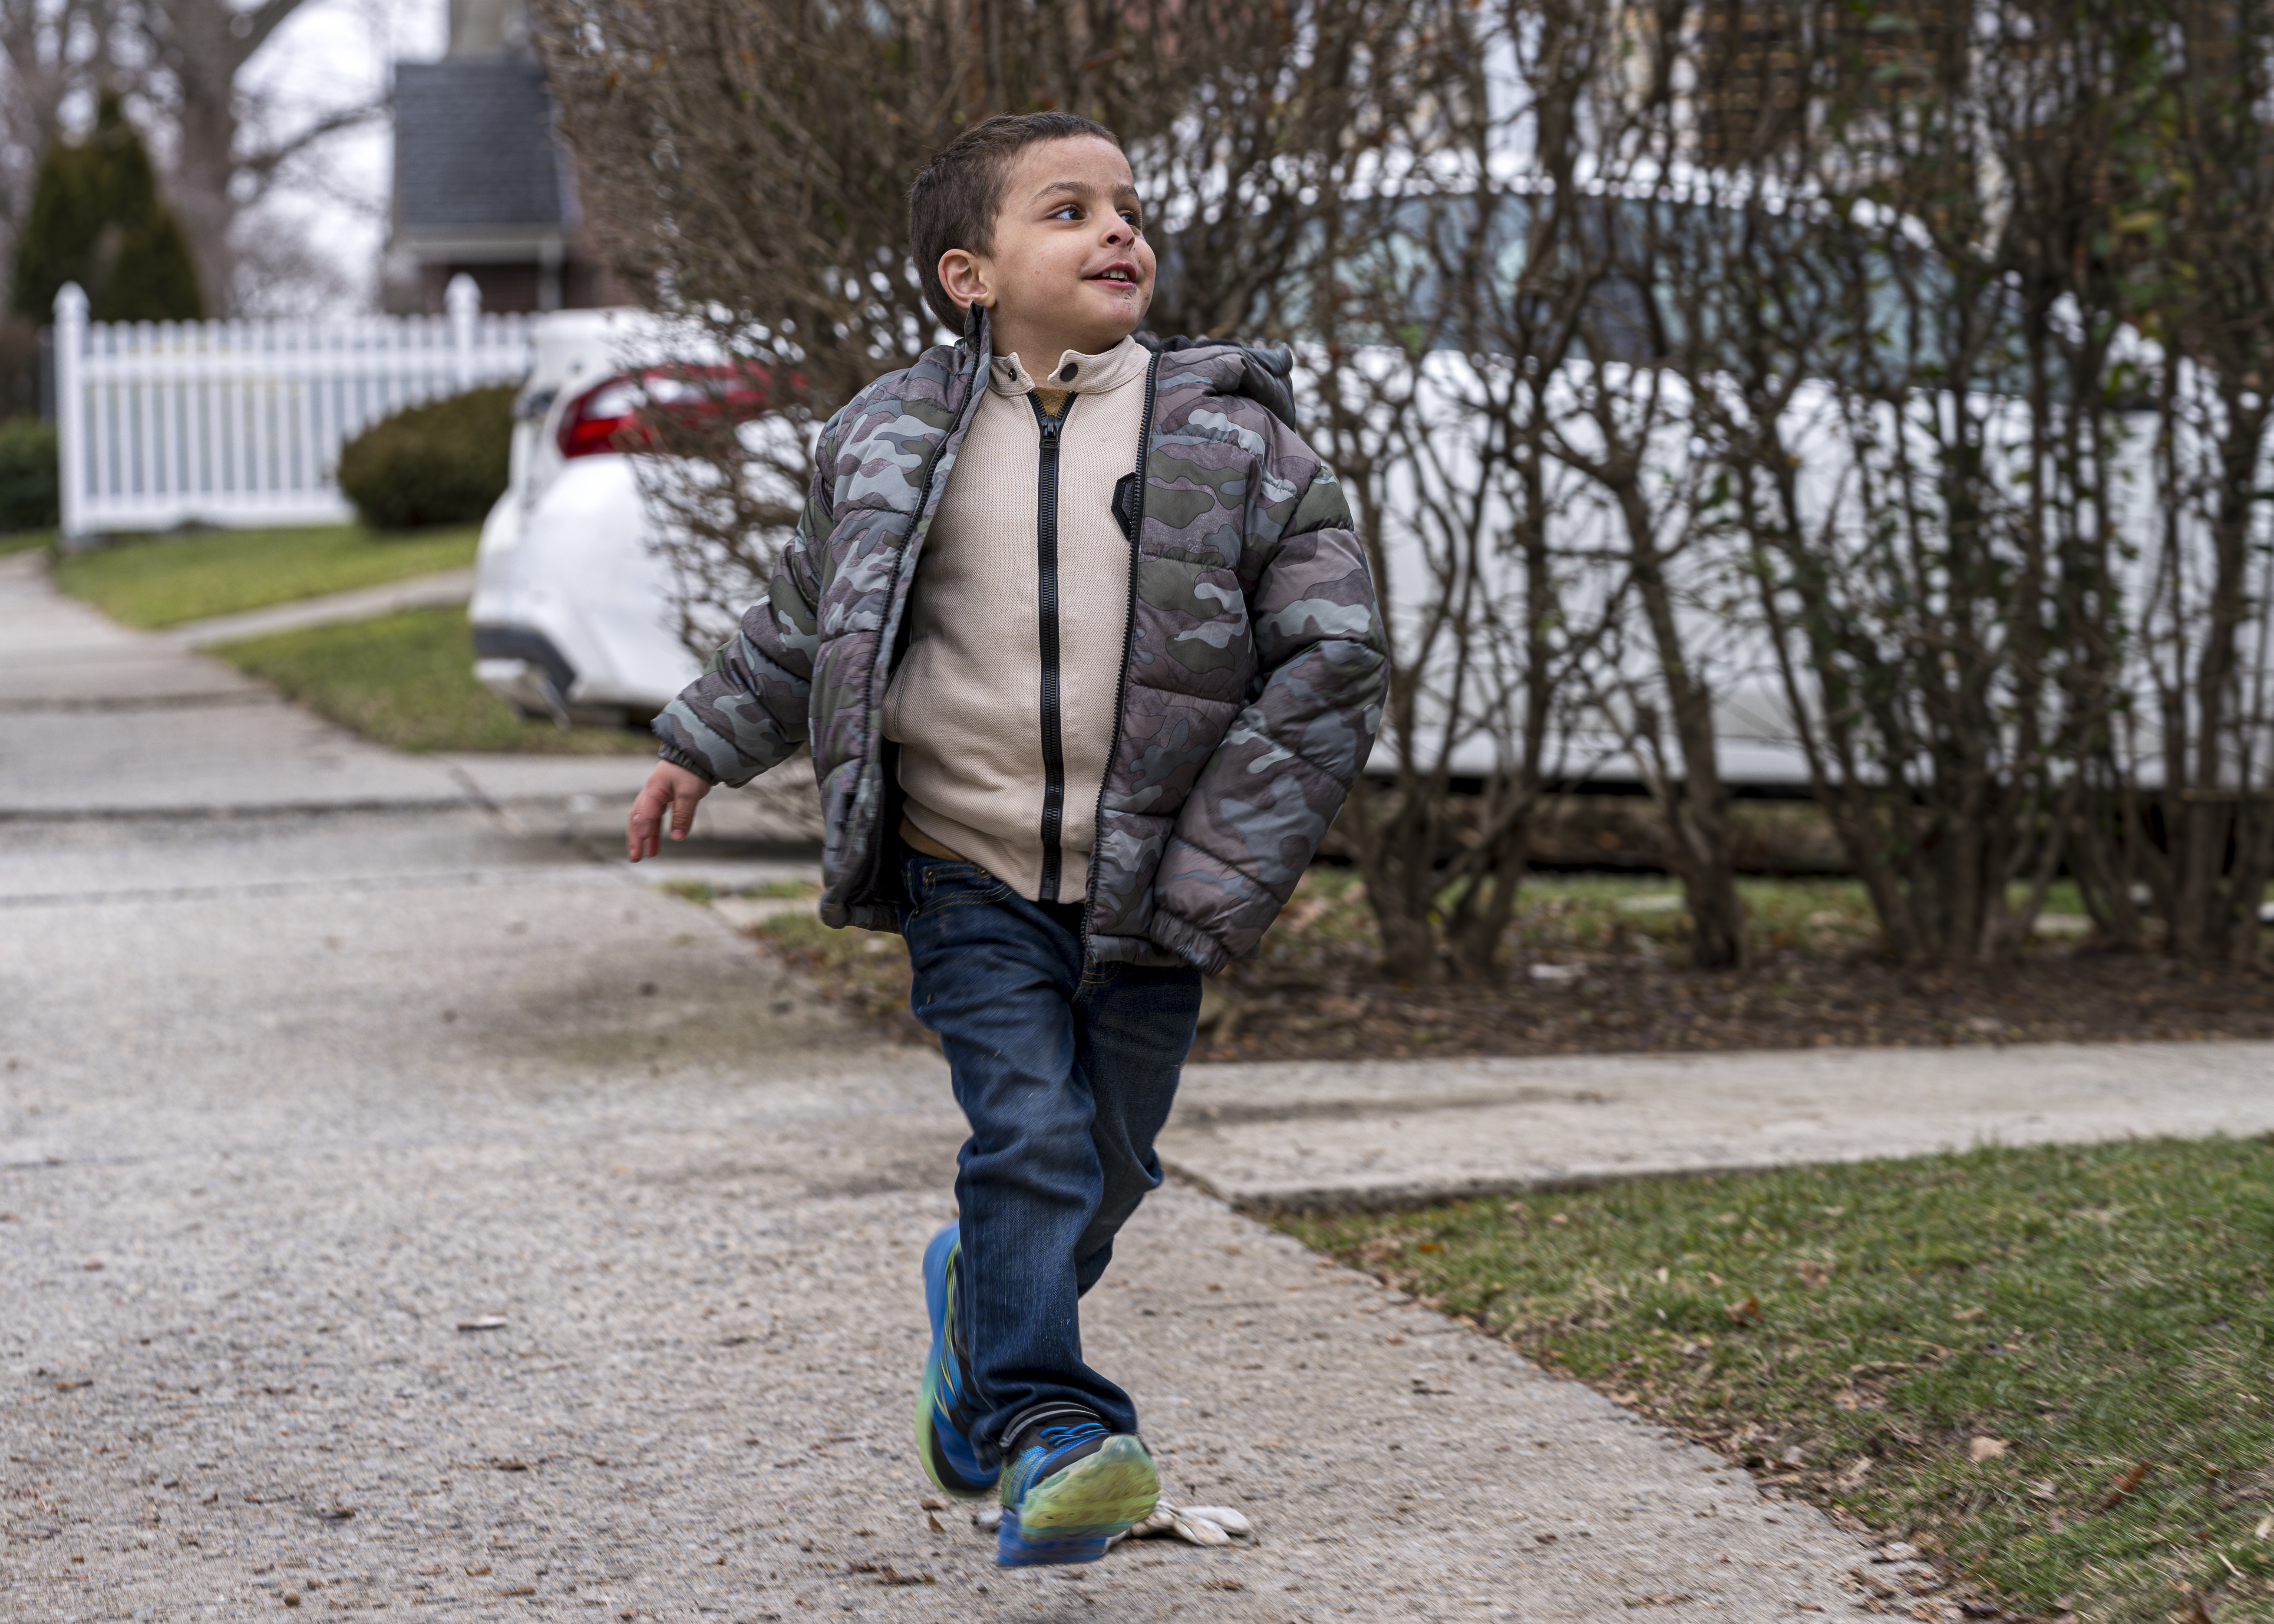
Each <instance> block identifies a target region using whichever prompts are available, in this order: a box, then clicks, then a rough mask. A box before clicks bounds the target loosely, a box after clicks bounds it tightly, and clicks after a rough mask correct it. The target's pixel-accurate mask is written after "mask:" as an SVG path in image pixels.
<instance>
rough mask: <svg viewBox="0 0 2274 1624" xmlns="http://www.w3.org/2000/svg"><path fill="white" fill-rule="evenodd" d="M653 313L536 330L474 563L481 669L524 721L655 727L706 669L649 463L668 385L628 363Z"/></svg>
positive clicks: (577, 316)
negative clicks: (654, 505) (686, 623)
mask: <svg viewBox="0 0 2274 1624" xmlns="http://www.w3.org/2000/svg"><path fill="white" fill-rule="evenodd" d="M656 333H657V328H656V327H655V325H654V322H653V320H652V319H651V318H650V317H648V316H646V315H645V314H644V313H643V312H638V311H631V310H578V311H562V312H557V313H555V314H553V315H548V316H546V317H544V318H543V319H542V320H539V321H538V323H537V325H536V358H535V363H534V365H533V366H532V367H531V372H530V375H529V380H528V382H527V383H525V384H524V385H523V387H522V392H521V394H520V395H519V396H518V397H516V400H515V402H514V433H513V464H512V473H511V477H510V478H509V479H508V484H507V487H506V492H505V494H504V495H503V496H501V497H500V498H499V499H498V502H497V505H496V507H494V508H492V509H491V510H490V515H489V518H488V520H487V521H486V523H484V524H483V526H482V540H481V547H480V550H479V552H478V553H477V554H476V557H475V562H474V598H473V603H472V605H471V607H470V609H469V611H468V613H469V618H470V619H471V620H472V622H473V634H474V653H475V661H474V676H475V678H476V679H477V680H478V681H480V682H481V683H482V684H483V685H484V686H485V687H486V688H489V689H490V690H491V691H492V692H493V693H495V694H497V695H500V696H501V697H502V698H504V699H505V700H506V701H508V703H511V704H512V705H513V707H514V708H515V709H516V711H520V712H521V713H522V714H523V716H527V717H531V718H552V719H553V720H554V721H557V722H561V723H563V724H566V723H569V722H571V721H576V722H583V723H589V724H595V725H599V726H627V727H641V726H645V725H646V724H647V722H648V720H649V719H650V718H651V717H653V716H654V715H655V713H656V712H657V711H659V710H661V709H662V708H663V706H664V705H665V704H666V703H669V701H670V699H671V698H672V696H673V695H675V694H677V693H678V692H679V690H680V689H681V688H684V687H685V686H686V685H687V684H688V683H689V682H690V681H692V680H694V678H695V676H696V674H697V672H698V671H699V670H700V669H701V666H700V665H699V664H698V663H697V660H696V658H695V657H694V656H693V655H692V654H690V653H689V652H688V650H687V648H686V647H685V645H684V644H683V643H681V641H680V634H679V626H678V620H677V616H676V612H675V610H674V604H673V601H672V591H671V584H672V583H671V571H670V569H669V568H667V566H666V563H665V561H664V560H663V559H662V557H661V556H660V555H659V553H658V551H657V546H658V542H659V531H658V527H657V525H656V523H655V521H654V519H653V517H652V516H651V515H650V513H649V512H648V510H647V507H646V504H645V503H644V501H643V500H642V497H641V492H640V481H639V475H638V470H636V468H635V466H634V462H635V458H634V457H633V456H632V455H628V454H627V453H626V452H625V451H624V450H622V449H621V448H620V447H621V444H622V443H623V441H624V439H625V437H626V434H627V432H628V431H631V430H633V429H634V428H635V424H634V419H633V414H634V413H635V412H636V410H638V409H639V408H640V406H641V405H642V404H643V403H644V402H645V401H646V400H648V399H651V398H652V395H653V394H654V393H655V392H657V391H659V389H661V388H663V387H667V386H668V382H669V380H666V379H664V378H662V377H660V376H659V374H657V373H655V372H643V371H640V370H638V369H633V370H627V369H626V366H625V361H624V357H626V356H627V355H629V354H634V353H638V352H641V351H650V350H655V349H656V348H657V347H658V346H657V342H656V337H655V335H656Z"/></svg>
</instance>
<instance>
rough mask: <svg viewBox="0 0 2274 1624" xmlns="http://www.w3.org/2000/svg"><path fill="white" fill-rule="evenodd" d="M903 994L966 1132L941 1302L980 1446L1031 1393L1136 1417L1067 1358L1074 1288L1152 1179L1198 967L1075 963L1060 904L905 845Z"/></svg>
mask: <svg viewBox="0 0 2274 1624" xmlns="http://www.w3.org/2000/svg"><path fill="white" fill-rule="evenodd" d="M906 878H907V896H908V898H909V901H910V906H908V908H907V911H906V912H905V913H904V914H902V915H901V929H902V931H903V932H904V934H905V935H906V936H907V944H908V959H909V961H910V962H911V963H912V964H913V965H914V966H915V989H914V990H913V992H912V993H911V994H910V998H909V1002H910V1004H911V1005H912V1006H913V1008H914V1009H915V1017H916V1019H918V1020H920V1021H922V1022H923V1024H924V1025H925V1026H929V1027H930V1028H931V1029H932V1030H933V1031H934V1032H937V1034H939V1038H940V1043H941V1046H942V1047H943V1048H944V1049H945V1050H946V1053H947V1063H948V1067H949V1070H950V1071H951V1072H952V1073H953V1078H954V1084H955V1100H956V1103H957V1104H959V1105H960V1106H961V1107H962V1108H963V1114H964V1116H965V1117H966V1118H968V1120H969V1122H970V1124H971V1137H970V1138H969V1139H967V1140H965V1141H964V1145H963V1149H962V1150H961V1151H960V1153H959V1154H957V1156H956V1169H957V1170H956V1176H955V1199H956V1203H957V1205H958V1207H960V1211H961V1217H960V1224H961V1228H962V1238H963V1259H962V1264H961V1267H960V1282H961V1299H962V1300H961V1302H960V1304H959V1305H958V1306H959V1310H960V1315H961V1319H962V1323H963V1325H964V1326H965V1327H967V1329H968V1335H969V1342H970V1353H971V1370H972V1374H973V1377H974V1379H975V1384H976V1386H977V1388H978V1391H979V1393H980V1394H981V1395H982V1396H983V1401H984V1402H985V1403H986V1405H987V1413H986V1415H985V1417H984V1418H983V1419H982V1420H981V1422H980V1423H979V1425H978V1426H977V1427H976V1428H975V1435H974V1437H973V1440H972V1441H973V1443H974V1444H975V1445H976V1446H977V1447H978V1448H979V1452H980V1455H981V1458H982V1459H983V1460H989V1461H991V1460H992V1459H993V1458H994V1455H995V1454H996V1452H998V1451H999V1450H1000V1449H1001V1448H1002V1447H1004V1445H1005V1443H1006V1442H1007V1440H1008V1434H1009V1429H1010V1427H1011V1424H1012V1423H1013V1421H1015V1420H1016V1419H1018V1417H1020V1416H1021V1415H1023V1414H1025V1413H1027V1412H1028V1411H1029V1410H1034V1409H1035V1408H1037V1407H1038V1406H1041V1405H1044V1404H1050V1403H1059V1402H1073V1403H1078V1404H1083V1405H1087V1406H1088V1408H1089V1409H1091V1410H1095V1411H1096V1412H1097V1415H1098V1417H1099V1418H1100V1419H1102V1420H1103V1422H1104V1423H1105V1425H1107V1426H1108V1427H1110V1428H1111V1429H1112V1430H1113V1431H1114V1432H1135V1431H1136V1430H1137V1410H1136V1406H1135V1405H1133V1403H1131V1402H1130V1400H1129V1395H1127V1394H1126V1393H1124V1392H1123V1391H1122V1390H1121V1389H1120V1388H1119V1387H1116V1386H1114V1385H1113V1383H1111V1382H1110V1381H1108V1380H1106V1379H1105V1378H1104V1377H1103V1376H1101V1375H1099V1374H1098V1373H1097V1372H1096V1371H1094V1370H1092V1369H1090V1368H1089V1366H1088V1365H1085V1364H1083V1363H1082V1358H1081V1308H1080V1305H1079V1304H1080V1299H1081V1295H1082V1294H1083V1293H1084V1292H1086V1291H1088V1289H1090V1287H1092V1286H1094V1285H1096V1283H1097V1281H1098V1277H1099V1276H1100V1275H1102V1274H1104V1273H1105V1266H1106V1265H1107V1263H1109V1262H1111V1260H1112V1257H1113V1237H1114V1236H1115V1234H1116V1233H1117V1232H1118V1230H1119V1229H1120V1228H1121V1226H1122V1225H1123V1224H1124V1223H1126V1222H1128V1219H1129V1215H1130V1214H1132V1213H1133V1212H1135V1211H1136V1210H1137V1204H1138V1203H1139V1202H1140V1201H1142V1200H1143V1199H1145V1197H1146V1195H1147V1194H1148V1192H1151V1191H1154V1190H1156V1189H1158V1188H1159V1187H1160V1184H1161V1163H1160V1159H1159V1158H1158V1157H1156V1155H1155V1154H1153V1139H1154V1136H1155V1135H1156V1134H1157V1133H1158V1132H1160V1131H1161V1124H1163V1123H1164V1122H1166V1121H1167V1120H1168V1117H1169V1107H1170V1104H1171V1102H1172V1101H1174V1100H1175V1098H1176V1094H1177V1077H1178V1071H1180V1070H1181V1069H1182V1067H1183V1065H1184V1063H1185V1055H1186V1051H1187V1050H1189V1049H1191V1048H1192V1045H1193V1029H1194V1024H1195V1022H1196V1021H1197V1020H1198V1019H1199V1015H1200V1007H1201V973H1200V972H1199V971H1198V970H1196V969H1176V970H1166V969H1154V968H1148V967H1145V966H1137V965H1121V964H1102V965H1086V964H1084V963H1083V960H1082V948H1081V936H1080V934H1079V929H1078V925H1077V922H1076V921H1077V919H1078V916H1079V914H1080V909H1079V907H1078V906H1073V905H1065V906H1061V905H1058V904H1038V903H1033V902H1028V900H1027V899H1026V898H1023V897H1021V896H1020V895H1019V894H1018V893H1017V892H1016V891H1013V890H1012V889H1011V888H1010V887H1009V886H1008V885H1006V884H1005V883H1003V882H1002V881H1000V880H998V879H997V878H996V877H995V876H993V875H992V874H990V873H989V872H988V871H987V870H986V869H984V868H981V867H979V865H978V864H976V863H968V862H954V861H947V860H945V859H941V858H935V857H927V856H924V855H922V854H921V853H909V854H908V856H907V874H906Z"/></svg>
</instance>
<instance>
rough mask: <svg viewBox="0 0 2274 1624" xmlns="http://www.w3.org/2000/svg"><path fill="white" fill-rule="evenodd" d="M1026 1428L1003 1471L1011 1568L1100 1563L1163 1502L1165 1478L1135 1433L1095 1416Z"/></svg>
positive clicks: (1003, 1546)
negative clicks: (1105, 1423)
mask: <svg viewBox="0 0 2274 1624" xmlns="http://www.w3.org/2000/svg"><path fill="white" fill-rule="evenodd" d="M1063 1419H1064V1421H1065V1424H1064V1425H1053V1424H1052V1421H1051V1420H1045V1421H1044V1422H1043V1425H1040V1426H1036V1427H1032V1428H1022V1429H1021V1432H1020V1441H1021V1444H1022V1446H1023V1447H1020V1448H1018V1449H1016V1450H1014V1451H1013V1455H1012V1459H1011V1463H1010V1467H1009V1469H1008V1470H1006V1471H1005V1473H1004V1474H1003V1521H1002V1522H1001V1523H1000V1524H998V1527H997V1529H996V1533H995V1560H997V1561H998V1562H1000V1563H1001V1564H1002V1565H1003V1566H1004V1567H1005V1568H1035V1567H1043V1566H1055V1565H1058V1564H1061V1563H1068V1562H1094V1561H1096V1560H1097V1559H1098V1558H1099V1557H1101V1556H1103V1555H1104V1554H1105V1547H1106V1546H1107V1545H1108V1544H1110V1543H1111V1541H1112V1540H1113V1539H1115V1538H1118V1536H1120V1535H1122V1534H1126V1533H1127V1532H1128V1531H1129V1530H1131V1529H1133V1528H1134V1527H1136V1526H1137V1524H1139V1523H1140V1522H1143V1521H1144V1520H1145V1519H1146V1518H1147V1517H1149V1516H1151V1515H1153V1507H1155V1506H1156V1504H1158V1503H1159V1501H1160V1499H1161V1475H1160V1473H1158V1472H1157V1471H1156V1470H1154V1469H1153V1457H1152V1456H1151V1455H1149V1454H1148V1453H1147V1452H1146V1449H1145V1446H1144V1445H1143V1444H1142V1443H1140V1442H1139V1441H1138V1440H1137V1439H1136V1437H1135V1435H1134V1434H1133V1433H1128V1432H1107V1431H1106V1430H1105V1428H1104V1426H1103V1424H1101V1423H1100V1422H1099V1421H1098V1420H1097V1419H1096V1417H1084V1418H1081V1419H1075V1418H1073V1417H1064V1418H1063Z"/></svg>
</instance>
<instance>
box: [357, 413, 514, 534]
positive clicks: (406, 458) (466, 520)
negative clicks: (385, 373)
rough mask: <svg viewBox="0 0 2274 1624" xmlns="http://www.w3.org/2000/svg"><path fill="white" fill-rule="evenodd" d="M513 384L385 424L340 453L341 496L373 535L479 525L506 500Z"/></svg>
mask: <svg viewBox="0 0 2274 1624" xmlns="http://www.w3.org/2000/svg"><path fill="white" fill-rule="evenodd" d="M513 397H514V388H513V386H512V385H510V384H501V385H499V386H497V387H494V388H488V389H470V390H468V391H467V392H466V393H465V394H463V395H451V396H449V397H448V399H446V400H440V401H430V402H427V403H426V404H425V405H424V406H413V407H411V408H410V409H409V410H406V411H398V412H396V413H395V415H394V416H393V417H385V418H381V419H380V421H379V422H377V423H374V424H373V425H371V426H370V427H369V428H367V429H365V431H364V432H362V433H360V434H358V435H357V436H356V437H355V438H354V439H353V440H350V441H348V443H347V446H346V448H345V449H343V451H341V453H340V489H341V490H343V491H344V492H346V493H347V498H348V500H350V501H351V502H353V503H354V504H355V505H356V511H357V512H358V513H359V514H361V515H363V521H364V523H366V524H368V525H370V526H371V527H372V528H373V529H374V530H409V529H410V528H411V527H412V526H414V525H419V524H472V523H478V522H479V521H480V520H482V519H483V518H485V517H486V516H487V515H488V513H489V510H490V508H491V507H492V506H493V505H494V504H495V503H496V501H497V499H498V498H499V497H501V496H502V495H504V494H505V484H506V475H507V470H508V464H509V462H510V461H511V453H512V448H513Z"/></svg>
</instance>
